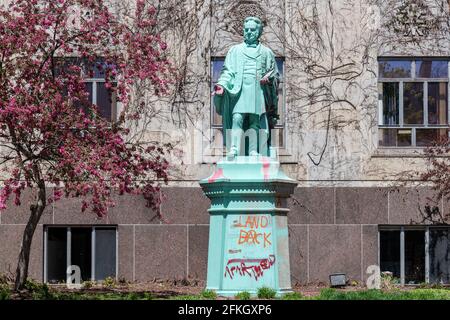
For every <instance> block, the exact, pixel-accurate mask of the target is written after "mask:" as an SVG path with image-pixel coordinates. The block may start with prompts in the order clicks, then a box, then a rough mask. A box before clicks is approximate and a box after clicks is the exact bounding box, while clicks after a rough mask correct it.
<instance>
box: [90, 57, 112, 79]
mask: <svg viewBox="0 0 450 320" xmlns="http://www.w3.org/2000/svg"><path fill="white" fill-rule="evenodd" d="M83 65H84V73H85V76H86V77H87V78H94V79H105V77H106V71H107V70H108V69H109V71H111V70H113V69H114V68H115V66H114V65H113V64H108V63H107V62H105V61H104V60H103V59H98V60H97V61H95V62H89V61H87V60H86V61H85V62H84V64H83Z"/></svg>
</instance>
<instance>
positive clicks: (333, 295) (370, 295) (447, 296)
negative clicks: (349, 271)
mask: <svg viewBox="0 0 450 320" xmlns="http://www.w3.org/2000/svg"><path fill="white" fill-rule="evenodd" d="M311 299H314V300H450V290H445V289H412V290H392V291H386V292H385V291H381V290H375V289H372V290H360V291H338V290H336V289H330V288H328V289H323V290H322V291H321V292H320V294H319V295H318V296H316V297H312V298H311Z"/></svg>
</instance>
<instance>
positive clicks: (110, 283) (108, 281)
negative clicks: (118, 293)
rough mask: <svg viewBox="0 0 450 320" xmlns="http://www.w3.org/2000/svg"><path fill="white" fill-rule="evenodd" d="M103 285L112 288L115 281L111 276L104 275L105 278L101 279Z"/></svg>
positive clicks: (114, 285)
mask: <svg viewBox="0 0 450 320" xmlns="http://www.w3.org/2000/svg"><path fill="white" fill-rule="evenodd" d="M103 286H104V287H105V288H108V289H113V288H115V287H116V286H117V281H116V279H115V278H113V277H106V278H105V280H103Z"/></svg>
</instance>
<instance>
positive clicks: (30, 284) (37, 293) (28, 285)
mask: <svg viewBox="0 0 450 320" xmlns="http://www.w3.org/2000/svg"><path fill="white" fill-rule="evenodd" d="M24 288H25V289H26V290H28V291H29V292H30V293H31V295H32V297H33V299H34V300H51V299H55V296H54V294H53V293H52V292H51V291H50V288H49V287H48V285H47V284H46V283H38V282H36V281H34V280H32V279H27V281H26V282H25V286H24Z"/></svg>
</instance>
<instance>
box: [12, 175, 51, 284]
mask: <svg viewBox="0 0 450 320" xmlns="http://www.w3.org/2000/svg"><path fill="white" fill-rule="evenodd" d="M38 188H39V189H38V196H37V199H36V203H34V204H32V205H31V206H30V212H31V214H30V219H28V222H27V226H26V227H25V231H24V233H23V238H22V246H21V248H20V253H19V261H18V263H17V269H16V279H15V283H14V290H16V291H17V290H21V289H23V287H24V285H25V282H26V280H27V278H28V263H29V261H30V251H31V242H32V240H33V235H34V231H35V230H36V227H37V225H38V223H39V221H40V220H41V216H42V213H43V212H44V209H45V207H46V205H47V202H46V190H45V183H44V182H42V183H39V187H38Z"/></svg>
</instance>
